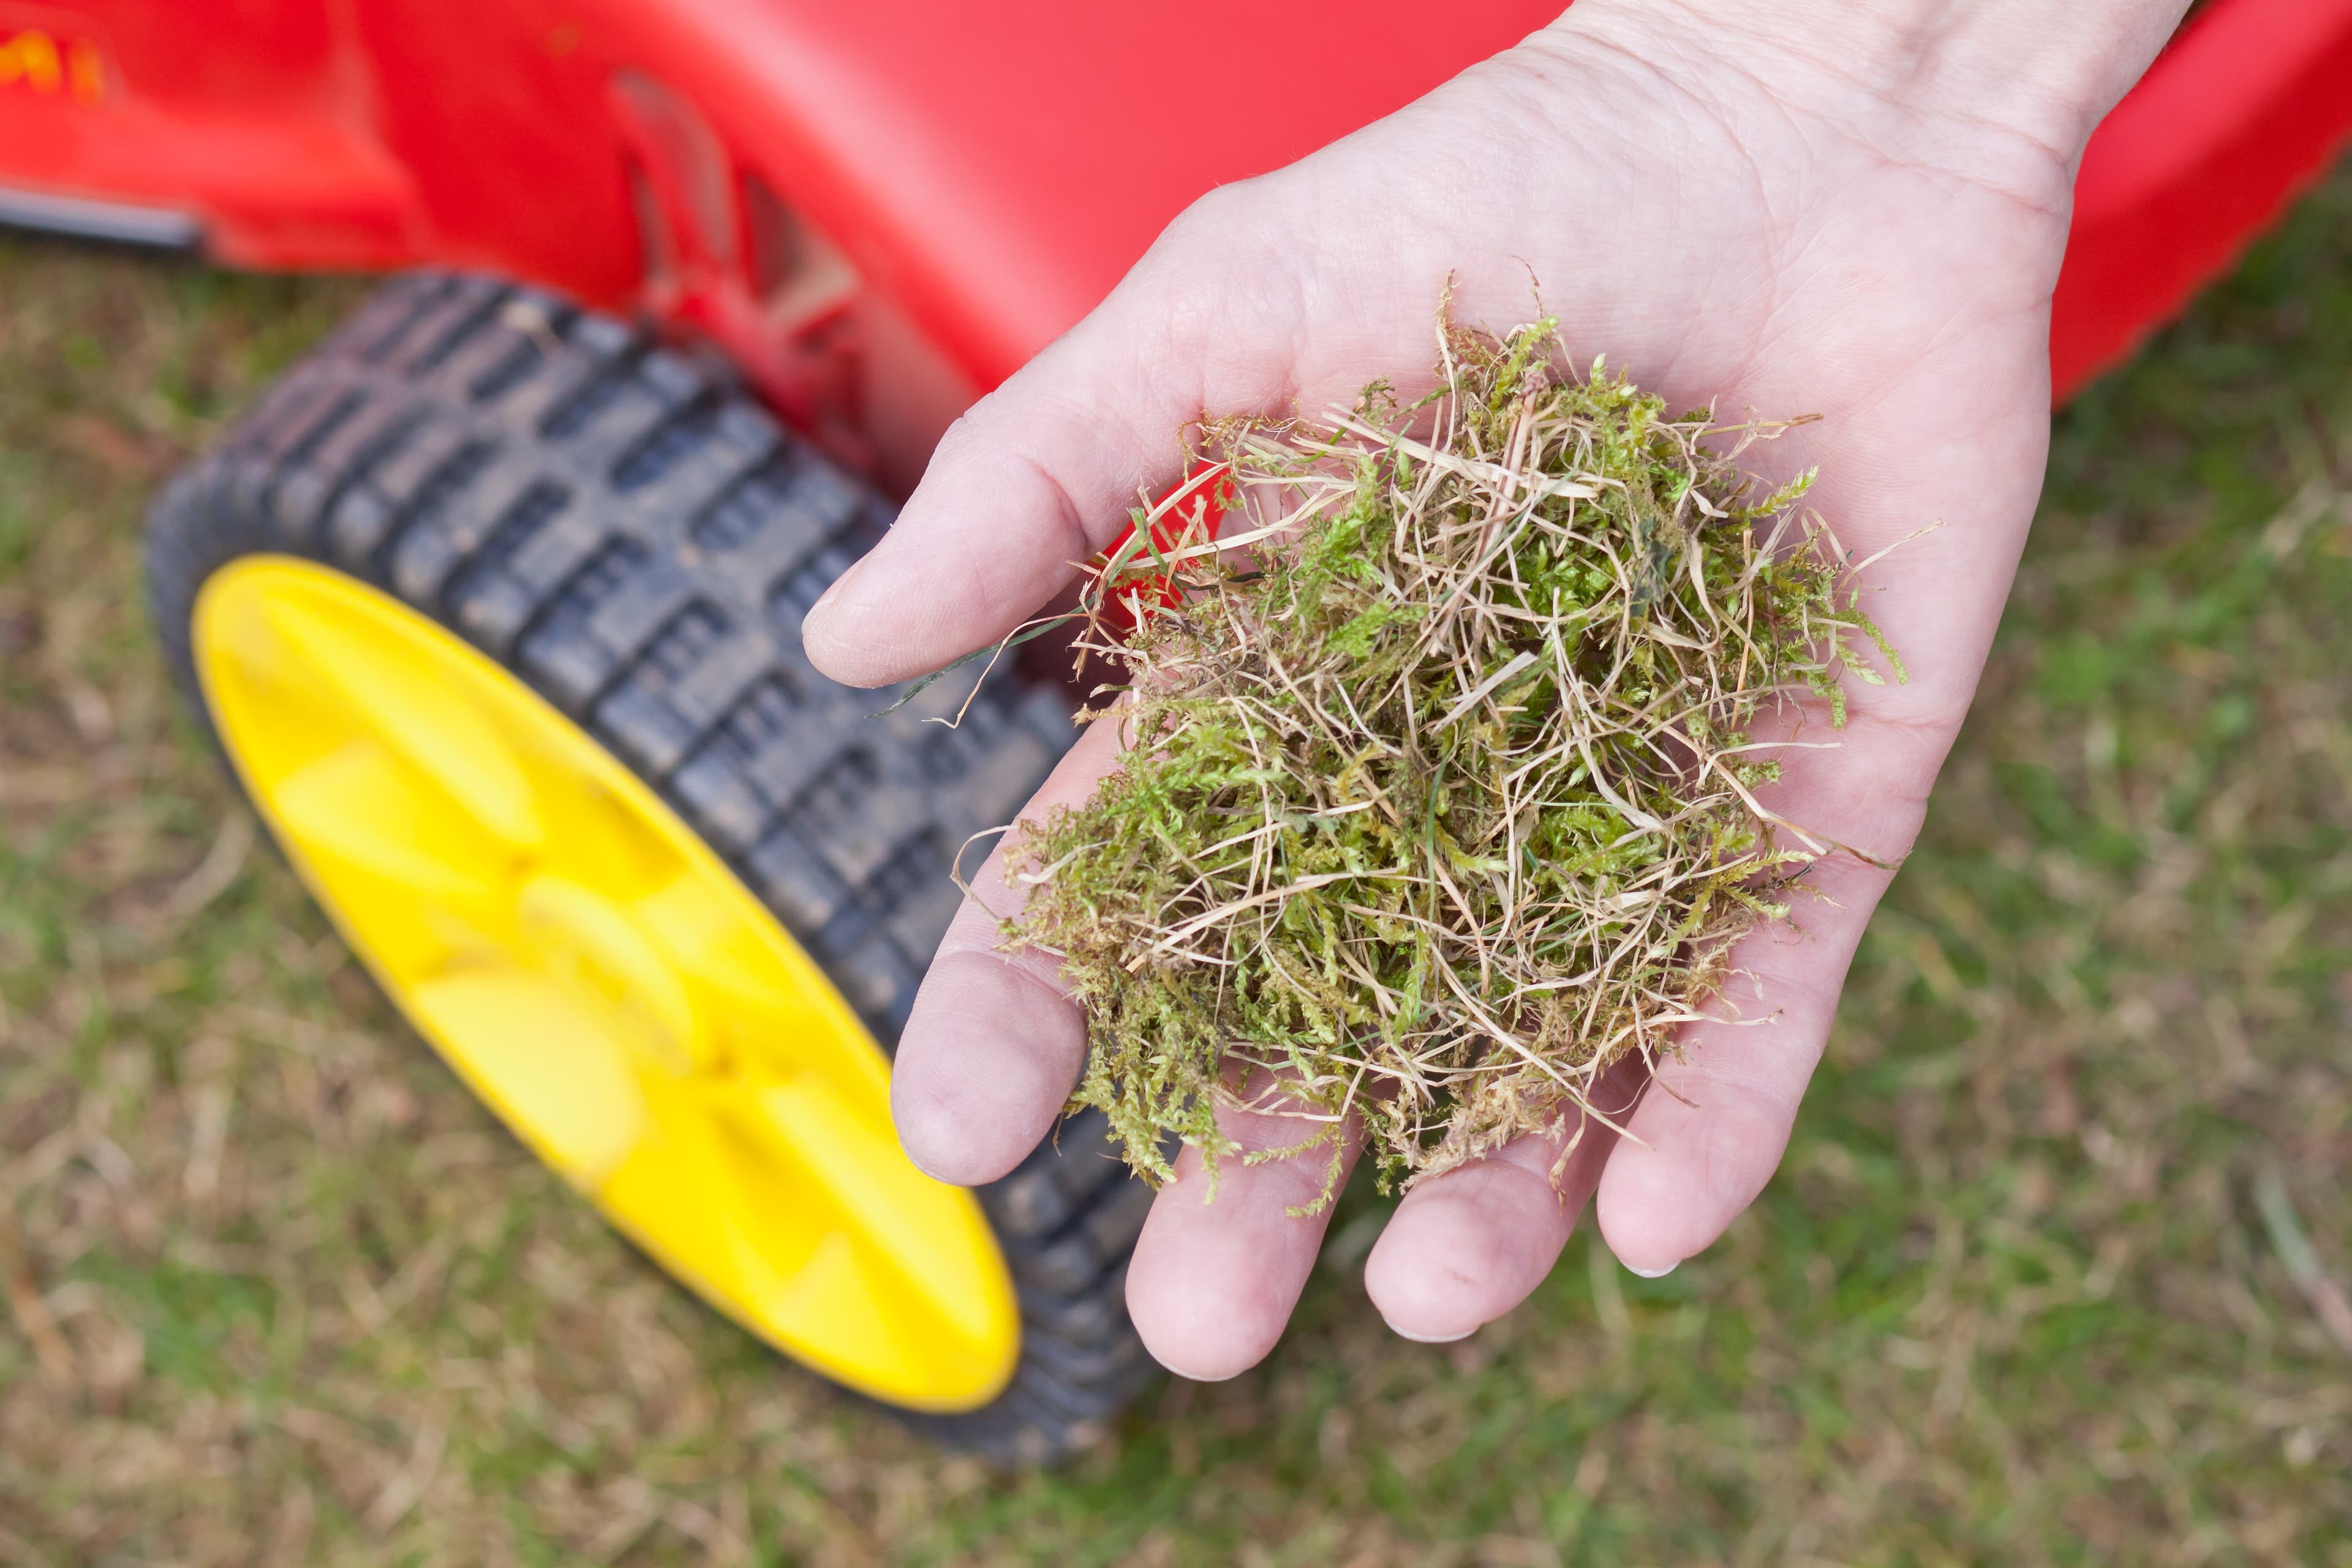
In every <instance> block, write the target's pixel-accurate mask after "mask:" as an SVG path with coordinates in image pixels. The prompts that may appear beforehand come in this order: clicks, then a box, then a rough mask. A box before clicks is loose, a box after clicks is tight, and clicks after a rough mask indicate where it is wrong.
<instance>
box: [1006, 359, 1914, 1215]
mask: <svg viewBox="0 0 2352 1568" xmlns="http://www.w3.org/2000/svg"><path fill="white" fill-rule="evenodd" d="M1440 346H1441V349H1442V351H1443V360H1442V363H1441V365H1440V373H1441V384H1440V386H1439V389H1438V391H1437V392H1436V393H1434V394H1433V395H1432V396H1431V397H1429V398H1427V399H1424V400H1423V401H1422V402H1420V403H1417V404H1413V405H1402V404H1401V403H1400V402H1399V401H1398V400H1397V399H1396V398H1394V397H1393V396H1392V395H1391V394H1390V392H1389V390H1388V388H1387V387H1385V386H1384V385H1376V386H1374V387H1372V388H1370V389H1369V390H1368V391H1367V393H1366V394H1365V395H1364V397H1363V399H1362V400H1361V401H1360V404H1359V405H1357V407H1356V408H1355V409H1354V410H1353V411H1352V412H1351V413H1349V414H1347V415H1344V416H1334V417H1333V418H1332V419H1331V420H1330V421H1329V422H1328V424H1326V425H1323V426H1310V425H1307V424H1306V423H1302V422H1298V421H1288V422H1283V423H1278V424H1277V423H1266V422H1251V423H1243V424H1234V425H1228V426H1217V427H1212V428H1210V429H1209V430H1207V431H1206V432H1205V433H1204V445H1205V447H1206V448H1207V450H1206V455H1207V456H1209V457H1212V458H1216V459H1218V460H1221V461H1223V462H1224V463H1227V464H1230V465H1231V468H1230V473H1229V475H1228V476H1227V477H1226V479H1224V481H1223V486H1224V491H1223V497H1222V500H1223V503H1224V506H1225V508H1226V518H1225V522H1224V526H1223V533H1222V542H1221V543H1216V544H1213V543H1210V542H1206V541H1205V540H1204V539H1203V538H1202V533H1201V530H1200V528H1199V527H1198V526H1197V525H1196V526H1195V527H1194V528H1193V529H1192V531H1189V532H1185V531H1178V532H1177V533H1175V534H1173V535H1171V532H1170V531H1169V524H1170V523H1171V521H1176V520H1173V519H1171V518H1165V517H1160V518H1139V521H1141V522H1143V523H1145V524H1147V525H1150V524H1152V523H1157V524H1159V528H1158V531H1157V532H1156V533H1155V531H1154V530H1153V528H1152V527H1150V526H1145V527H1142V528H1139V531H1138V534H1137V537H1136V540H1135V542H1132V543H1131V544H1130V545H1129V547H1127V548H1126V549H1124V550H1122V551H1121V552H1118V553H1117V554H1116V555H1115V556H1114V557H1113V558H1112V559H1109V560H1107V561H1102V562H1098V563H1097V576H1096V579H1095V582H1094V586H1093V591H1092V593H1091V595H1090V599H1089V602H1090V603H1091V604H1092V605H1096V606H1097V607H1102V606H1108V605H1115V604H1118V603H1122V602H1124V603H1126V604H1129V605H1141V606H1146V608H1145V611H1144V613H1143V614H1142V615H1141V617H1140V624H1139V626H1136V628H1135V629H1134V630H1133V631H1131V632H1130V633H1129V634H1127V635H1125V636H1124V637H1115V638H1114V637H1108V636H1098V637H1097V647H1101V648H1103V649H1105V650H1106V651H1108V650H1112V649H1115V650H1116V651H1117V652H1118V654H1119V655H1120V656H1121V657H1123V658H1125V659H1126V660H1127V662H1128V666H1129V670H1130V672H1131V675H1132V681H1131V684H1130V686H1129V687H1128V688H1127V689H1125V691H1124V695H1123V699H1122V700H1120V701H1118V702H1116V703H1114V704H1112V705H1110V706H1109V707H1108V708H1107V709H1105V710H1103V711H1102V712H1101V713H1099V714H1092V715H1088V716H1090V717H1107V718H1108V719H1110V720H1111V721H1116V722H1118V724H1120V725H1121V726H1122V728H1123V731H1124V739H1125V742H1126V747H1127V755H1126V759H1125V763H1124V766H1123V769H1122V771H1121V772H1119V773H1116V774H1114V775H1113V776H1111V777H1109V778H1108V779H1107V780H1105V781H1104V783H1103V784H1102V785H1101V787H1100V788H1099V790H1098V791H1097V794H1096V795H1095V796H1094V798H1093V799H1092V800H1091V801H1089V802H1088V803H1087V805H1084V806H1081V807H1078V808H1076V809H1067V808H1066V809H1062V810H1059V811H1056V812H1055V813H1054V814H1053V815H1052V816H1051V817H1050V819H1049V820H1047V821H1045V823H1043V824H1042V825H1031V826H1030V829H1029V832H1028V836H1027V837H1025V838H1024V840H1023V844H1022V847H1021V848H1020V849H1019V850H1018V851H1017V852H1016V865H1015V868H1014V870H1015V875H1016V877H1018V878H1019V879H1022V880H1024V881H1025V882H1026V883H1027V884H1028V887H1029V897H1028V904H1027V908H1026V910H1025V912H1024V915H1023V916H1022V918H1021V919H1020V920H1019V921H1015V922H1011V923H1009V924H1008V927H1007V931H1008V933H1009V936H1010V938H1011V940H1012V941H1013V942H1015V943H1019V944H1025V945H1028V946H1031V947H1034V948H1039V949H1043V950H1045V951H1048V952H1052V953H1054V954H1055V956H1056V957H1058V959H1059V960H1060V963H1061V969H1062V973H1063V975H1064V977H1065V979H1066V982H1067V983H1068V984H1069V986H1070V989H1071V991H1072V993H1073V994H1074V995H1075V996H1076V998H1077V1000H1078V1001H1079V1002H1080V1004H1082V1005H1084V1007H1085V1009H1086V1012H1087V1022H1088V1032H1089V1040H1090V1045H1091V1049H1090V1053H1089V1056H1088V1059H1087V1068H1086V1074H1085V1078H1084V1080H1083V1081H1082V1082H1081V1083H1080V1084H1079V1086H1078V1088H1077V1089H1076V1093H1075V1095H1074V1097H1073V1099H1072V1101H1071V1104H1072V1108H1073V1109H1076V1108H1077V1107H1080V1106H1089V1105H1090V1106H1096V1107H1098V1108H1100V1109H1101V1110H1103V1111H1104V1112H1105V1113H1107V1114H1108V1117H1109V1119H1110V1123H1111V1126H1112V1128H1113V1130H1114V1131H1115V1135H1116V1137H1117V1139H1118V1142H1120V1143H1121V1144H1122V1145H1123V1148H1124V1152H1125V1155H1126V1158H1127V1160H1128V1161H1129V1163H1130V1164H1131V1165H1133V1166H1134V1168H1135V1169H1136V1170H1137V1171H1138V1172H1139V1173H1142V1174H1143V1175H1145V1176H1146V1177H1148V1178H1151V1179H1155V1180H1159V1179H1165V1178H1167V1177H1168V1176H1170V1175H1171V1165H1170V1163H1169V1153H1170V1149H1171V1145H1170V1143H1169V1142H1168V1135H1170V1134H1174V1135H1177V1136H1179V1137H1181V1138H1182V1139H1184V1140H1186V1141H1189V1142H1194V1143H1197V1144H1198V1145H1200V1146H1201V1148H1202V1150H1203V1152H1204V1153H1205V1156H1206V1158H1207V1160H1208V1162H1209V1163H1210V1164H1211V1167H1212V1169H1213V1168H1214V1166H1215V1164H1216V1163H1217V1161H1218V1160H1219V1159H1221V1158H1225V1157H1230V1156H1231V1155H1232V1154H1233V1153H1234V1147H1233V1145H1232V1144H1231V1143H1230V1142H1229V1141H1228V1140H1226V1139H1225V1138H1224V1137H1223V1135H1222V1134H1221V1133H1220V1131H1219V1130H1218V1127H1217V1122H1216V1111H1217V1108H1218V1107H1219V1106H1220V1105H1222V1104H1241V1103H1247V1104H1251V1105H1254V1106H1256V1107H1258V1108H1260V1109H1265V1108H1270V1107H1276V1106H1278V1107H1279V1108H1280V1109H1282V1110H1284V1111H1285V1113H1286V1114H1290V1115H1295V1116H1297V1117H1300V1118H1301V1119H1302V1127H1301V1136H1300V1139H1299V1141H1298V1142H1297V1144H1296V1145H1294V1146H1293V1147H1291V1148H1288V1149H1285V1150H1283V1151H1280V1152H1282V1153H1292V1152H1299V1151H1302V1150H1306V1149H1312V1148H1316V1147H1318V1146H1320V1147H1324V1148H1328V1150H1329V1151H1330V1153H1331V1159H1332V1177H1333V1182H1334V1183H1336V1180H1337V1175H1338V1172H1339V1153H1340V1142H1339V1130H1340V1129H1341V1128H1342V1127H1343V1126H1344V1125H1345V1124H1346V1122H1347V1121H1348V1119H1349V1118H1350V1117H1359V1118H1360V1119H1361V1120H1362V1122H1363V1124H1364V1125H1365V1127H1366V1129H1367V1131H1368V1133H1369V1138H1370V1149H1371V1151H1372V1152H1373V1153H1374V1154H1375V1155H1376V1157H1377V1160H1378V1165H1379V1173H1380V1176H1381V1183H1382V1185H1383V1186H1384V1187H1385V1186H1388V1185H1391V1184H1397V1183H1403V1184H1411V1183H1412V1182H1413V1181H1415V1180H1417V1179H1419V1178H1421V1177H1424V1176H1428V1175H1432V1174H1435V1173H1440V1172H1443V1171H1446V1170H1449V1169H1451V1168H1453V1167H1454V1166H1456V1165H1459V1164H1460V1163H1463V1162H1464V1161H1465V1160H1469V1159H1472V1158H1474V1157H1475V1156H1476V1155H1478V1154H1481V1153H1483V1152H1486V1151H1488V1150H1491V1149H1493V1148H1495V1147H1496V1146H1497V1145H1499V1144H1500V1143H1502V1142H1505V1141H1506V1140H1508V1139H1511V1138H1513V1137H1516V1136H1517V1135H1519V1134H1521V1133H1526V1132H1530V1131H1538V1130H1542V1129H1545V1128H1548V1127H1551V1126H1554V1125H1557V1124H1558V1123H1559V1119H1560V1118H1561V1117H1562V1116H1563V1115H1565V1114H1568V1113H1569V1112H1570V1111H1571V1110H1582V1111H1584V1112H1586V1113H1589V1114H1597V1113H1594V1112H1592V1111H1591V1106H1590V1104H1589V1100H1588V1096H1589V1094H1590V1091H1591V1088H1592V1085H1593V1083H1594V1080H1595V1079H1596V1078H1597V1077H1598V1075H1599V1074H1600V1073H1601V1071H1602V1070H1604V1069H1605V1068H1608V1067H1609V1066H1610V1065H1611V1064H1612V1063H1613V1062H1615V1061H1617V1060H1618V1059H1619V1058H1622V1057H1624V1056H1626V1055H1627V1054H1629V1053H1636V1052H1638V1053H1640V1054H1642V1055H1643V1056H1644V1057H1647V1058H1653V1059H1654V1058H1657V1057H1658V1056H1659V1054H1660V1053H1662V1052H1666V1051H1669V1050H1671V1049H1672V1048H1673V1040H1674V1037H1675V1031H1676V1028H1677V1026H1680V1025H1682V1024H1684V1023H1685V1022H1686V1021H1688V1020H1690V1019H1692V1018H1693V1017H1695V1016H1697V1014H1698V1011H1699V1008H1700V1006H1701V1005H1702V1004H1703V1003H1705V1002H1706V1000H1707V999H1708V998H1709V997H1710V996H1711V995H1713V994H1715V993H1717V990H1718V989H1719V988H1720V986H1721V985H1722V984H1723V983H1724V981H1725V979H1726V978H1727V971H1728V961H1727V952H1728V949H1729V946H1730V944H1731V943H1732V942H1734V941H1735V940H1736V939H1737V938H1738V937H1739V936H1740V935H1741V934H1742V933H1743V932H1745V931H1748V930H1749V929H1750V928H1752V927H1753V926H1755V925H1756V924H1757V923H1758V922H1759V921H1768V920H1776V919H1780V918H1783V917H1785V915H1786V914H1787V912H1788V889H1789V885H1790V883H1791V882H1792V881H1793V880H1795V879H1798V878H1800V877H1801V875H1802V874H1803V871H1804V869H1805V868H1806V867H1807V866H1808V865H1810V864H1811V862H1812V861H1813V860H1814V859H1815V858H1818V857H1819V856H1820V855H1821V854H1822V853H1823V852H1824V850H1825V848H1826V846H1825V845H1824V843H1823V842H1822V841H1821V840H1818V839H1816V838H1814V837H1811V835H1808V834H1806V833H1804V832H1803V831H1801V829H1798V828H1795V827H1794V826H1792V825H1790V824H1787V823H1785V822H1782V821H1780V819H1778V818H1776V817H1775V816H1773V815H1772V814H1771V813H1770V812H1769V811H1768V810H1766V809H1765V808H1764V807H1763V806H1762V805H1759V802H1758V800H1757V799H1756V796H1755V794H1754V792H1755V790H1756V789H1757V787H1758V786H1759V785H1761V784H1766V783H1768V782H1769V781H1770V780H1772V779H1774V778H1775V777H1777V776H1778V773H1779V764H1778V763H1776V762H1775V761H1774V760H1773V752H1774V749H1775V746H1776V745H1777V744H1778V743H1779V742H1774V741H1766V740H1762V739H1759V738H1754V737H1755V734H1756V731H1757V728H1758V722H1759V720H1760V719H1763V718H1764V717H1766V716H1767V715H1768V714H1769V715H1778V721H1779V723H1780V731H1779V732H1780V734H1781V736H1782V738H1783V739H1785V738H1786V736H1787V735H1788V734H1790V733H1792V732H1793V730H1794V728H1796V727H1801V723H1802V718H1801V707H1800V705H1799V704H1798V703H1796V702H1793V701H1792V699H1795V698H1799V697H1801V696H1802V695H1803V694H1808V693H1810V694H1814V695H1817V696H1818V697H1820V698H1823V699H1826V704H1825V706H1826V708H1827V710H1828V713H1829V716H1830V718H1831V721H1832V723H1833V724H1842V723H1843V719H1844V712H1845V708H1844V696H1843V678H1844V677H1847V676H1851V677H1853V678H1854V679H1860V680H1864V681H1869V682H1876V681H1877V680H1878V679H1880V677H1879V675H1878V673H1877V671H1876V670H1875V669H1874V668H1873V667H1872V665H1871V664H1870V663H1869V662H1867V661H1866V659H1865V658H1863V657H1860V655H1859V649H1860V647H1861V645H1863V644H1874V645H1875V647H1877V648H1878V649H1879V650H1880V651H1881V652H1882V653H1883V654H1884V656H1885V659H1886V661H1887V663H1888V665H1889V666H1890V668H1893V670H1894V671H1895V674H1896V675H1897V676H1898V678H1899V677H1900V675H1901V673H1902V671H1901V666H1900V664H1899V662H1898V661H1896V660H1895V656H1894V653H1893V651H1892V649H1890V648H1887V647H1886V645H1885V639H1884V638H1882V637H1880V636H1879V634H1878V632H1877V631H1876V629H1875V628H1874V626H1872V625H1871V622H1870V621H1869V619H1868V617H1867V616H1864V613H1863V611H1862V609H1861V607H1860V604H1859V598H1858V594H1857V592H1856V590H1855V588H1854V586H1853V584H1852V582H1851V581H1850V576H1849V574H1848V572H1847V570H1846V569H1845V565H1844V563H1843V561H1842V559H1841V558H1840V556H1839V554H1838V552H1836V551H1835V550H1834V548H1833V547H1831V545H1830V542H1829V540H1828V536H1827V533H1826V531H1825V530H1824V528H1823V526H1822V523H1821V522H1820V521H1819V520H1818V519H1817V518H1814V517H1811V516H1810V515H1809V514H1806V513H1804V512H1802V511H1801V510H1800V502H1801V499H1802V497H1803V496H1804V494H1805V491H1806V489H1807V487H1808V485H1809V484H1810V483H1811V474H1810V473H1808V474H1806V475H1804V476H1803V477H1801V478H1800V479H1797V480H1796V481H1794V482H1793V483H1790V484H1788V485H1786V486H1784V487H1782V488H1780V489H1776V490H1773V491H1771V492H1770V493H1769V494H1760V495H1759V494H1757V493H1755V491H1756V487H1755V486H1754V485H1752V484H1751V483H1750V481H1749V480H1748V479H1746V478H1745V477H1744V476H1743V474H1742V471H1741V468H1740V467H1739V463H1738V458H1739V455H1740V453H1741V452H1742V451H1743V450H1744V449H1746V448H1747V447H1748V445H1749V444H1750V443H1751V442H1754V441H1756V440H1759V439H1767V438H1769V437H1773V436H1775V435H1777V434H1778V433H1779V431H1780V429H1782V428H1785V426H1773V425H1764V424H1753V423H1751V424H1746V425H1737V426H1723V425H1718V424H1717V423H1716V422H1715V421H1714V419H1713V418H1712V416H1710V415H1708V414H1707V413H1706V412H1699V413H1692V414H1685V415H1683V416H1679V417H1670V416H1669V415H1668V413H1667V410H1666V407H1665V405H1664V403H1663V402H1662V401H1661V400H1660V399H1658V398H1656V397H1654V396H1651V395H1647V394H1645V393H1643V392H1641V391H1639V390H1637V389H1636V388H1635V387H1633V386H1632V385H1630V384H1628V383H1627V382H1626V381H1625V379H1624V378H1623V376H1622V374H1621V375H1611V374H1607V373H1606V372H1605V371H1604V369H1603V368H1602V367H1601V365H1598V364H1596V365H1595V366H1594V367H1593V369H1592V370H1591V373H1590V374H1574V373H1573V372H1570V371H1565V370H1563V369H1562V368H1561V361H1560V345H1559V339H1558V333H1557V327H1556V324H1555V323H1554V322H1552V321H1541V322H1538V323H1536V324H1534V325H1532V326H1528V327H1526V328H1523V329H1521V330H1519V331H1517V332H1515V333H1513V334H1512V335H1511V336H1509V337H1508V338H1507V340H1496V339H1494V338H1491V337H1486V336H1483V335H1480V334H1478V333H1475V332H1472V331H1465V330H1463V329H1460V328H1458V327H1455V326H1453V325H1451V324H1450V323H1446V324H1442V325H1441V333H1440ZM1095 625H1096V629H1097V633H1103V632H1104V629H1105V626H1106V622H1105V621H1104V620H1103V619H1102V618H1101V617H1100V616H1097V618H1096V622H1095ZM1257 1069H1263V1070H1257ZM1580 1125H1581V1123H1580ZM1253 1157H1254V1158H1264V1157H1269V1156H1265V1155H1263V1154H1261V1155H1257V1156H1253ZM1328 1196H1329V1193H1328V1190H1327V1192H1326V1194H1325V1197H1326V1199H1327V1200H1328Z"/></svg>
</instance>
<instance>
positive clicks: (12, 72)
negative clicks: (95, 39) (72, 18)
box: [0, 27, 106, 103]
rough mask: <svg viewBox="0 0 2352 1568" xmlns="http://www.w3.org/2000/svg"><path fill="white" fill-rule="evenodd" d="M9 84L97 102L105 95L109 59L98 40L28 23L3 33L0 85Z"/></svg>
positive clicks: (42, 93) (1, 38)
mask: <svg viewBox="0 0 2352 1568" xmlns="http://www.w3.org/2000/svg"><path fill="white" fill-rule="evenodd" d="M10 87H14V88H22V89H26V90H27V91H30V92H37V93H39V94H40V95H42V96H43V97H45V98H47V97H54V96H56V95H58V94H59V93H63V94H66V95H67V96H68V97H71V98H73V99H74V100H77V101H79V102H82V103H95V102H97V101H98V100H100V99H101V98H104V97H105V96H106V61H105V59H104V58H103V57H102V56H100V54H99V52H98V46H97V45H95V44H89V43H84V42H82V41H81V40H80V39H78V38H60V37H57V36H56V35H54V34H50V33H45V32H43V31H41V30H40V29H39V28H37V27H26V28H25V29H24V30H23V31H22V32H18V33H15V34H11V35H9V36H7V37H0V88H10Z"/></svg>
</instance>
